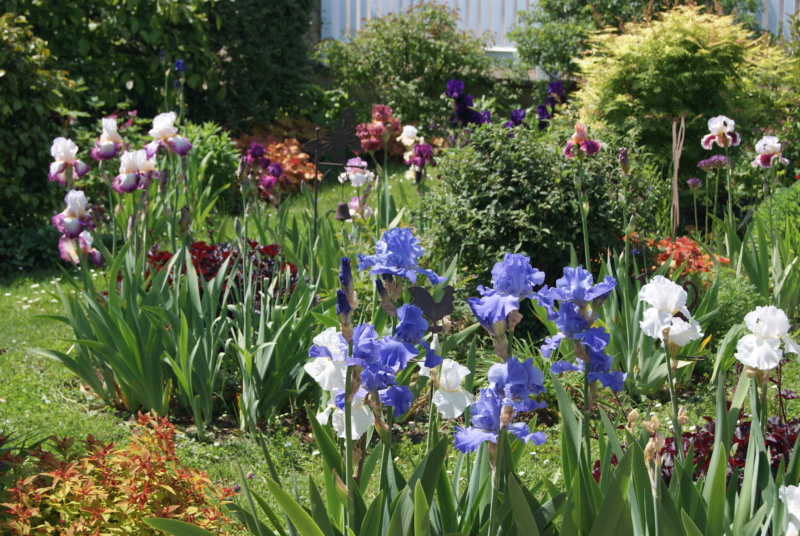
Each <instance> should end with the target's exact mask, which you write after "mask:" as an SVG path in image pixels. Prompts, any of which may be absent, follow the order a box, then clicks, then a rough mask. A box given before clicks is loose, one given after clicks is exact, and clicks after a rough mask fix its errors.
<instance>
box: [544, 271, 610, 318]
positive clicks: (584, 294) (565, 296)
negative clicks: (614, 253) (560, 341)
mask: <svg viewBox="0 0 800 536" xmlns="http://www.w3.org/2000/svg"><path fill="white" fill-rule="evenodd" d="M616 286H617V280H616V279H614V278H613V277H611V276H610V275H607V276H605V278H604V279H603V281H602V282H600V283H598V284H597V285H594V278H593V277H592V274H591V272H589V271H587V270H585V269H584V268H583V267H581V266H578V267H576V268H572V267H570V266H568V267H566V268H564V277H562V278H561V279H558V280H557V281H556V287H555V288H549V287H544V288H542V289H541V290H540V291H539V292H538V293H537V296H536V298H537V301H538V302H539V305H541V306H542V307H544V308H545V309H547V313H548V317H549V318H550V320H554V317H555V311H554V309H553V302H554V301H562V302H563V301H569V302H572V303H574V304H575V305H576V306H577V307H578V308H579V309H586V308H587V307H588V306H589V305H590V304H591V306H592V309H594V310H597V309H598V308H599V307H600V306H601V305H602V304H603V302H604V301H605V300H606V299H607V298H608V296H609V295H610V294H611V291H612V290H614V287H616Z"/></svg>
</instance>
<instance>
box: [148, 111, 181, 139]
mask: <svg viewBox="0 0 800 536" xmlns="http://www.w3.org/2000/svg"><path fill="white" fill-rule="evenodd" d="M176 119H177V116H176V115H175V112H167V113H164V114H158V115H157V116H156V117H155V118H154V119H153V128H152V129H151V130H150V132H149V134H150V136H151V137H152V138H156V139H161V140H166V139H168V138H171V137H173V136H175V135H176V134H177V133H178V129H177V128H175V126H174V125H173V124H174V123H175V120H176Z"/></svg>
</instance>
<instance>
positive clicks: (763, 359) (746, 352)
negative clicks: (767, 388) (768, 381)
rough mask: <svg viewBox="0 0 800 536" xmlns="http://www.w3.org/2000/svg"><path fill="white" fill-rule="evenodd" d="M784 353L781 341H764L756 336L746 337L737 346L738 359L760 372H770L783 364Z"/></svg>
mask: <svg viewBox="0 0 800 536" xmlns="http://www.w3.org/2000/svg"><path fill="white" fill-rule="evenodd" d="M781 357H783V352H781V349H780V340H778V339H762V338H759V337H756V336H755V335H745V336H744V337H742V338H741V339H739V342H738V343H737V344H736V359H738V360H739V361H741V362H742V363H744V364H745V365H747V366H748V367H753V368H756V369H759V370H770V369H773V368H775V367H777V366H778V365H779V364H780V362H781Z"/></svg>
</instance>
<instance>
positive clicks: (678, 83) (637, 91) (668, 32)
mask: <svg viewBox="0 0 800 536" xmlns="http://www.w3.org/2000/svg"><path fill="white" fill-rule="evenodd" d="M578 64H579V66H580V69H581V72H582V74H583V76H584V80H583V82H582V84H581V89H580V91H579V92H578V93H577V95H576V98H577V100H578V101H579V103H580V104H581V105H582V106H583V107H585V116H586V119H587V120H588V121H590V122H597V121H602V122H604V123H605V124H606V125H608V126H609V127H610V128H612V129H614V130H615V131H617V132H628V131H633V132H635V133H637V134H638V135H639V136H640V141H641V142H642V143H643V144H644V145H646V146H647V147H648V148H649V149H650V150H651V151H653V152H654V153H655V154H656V155H657V157H659V159H660V160H661V161H662V162H664V163H668V162H669V161H670V159H671V156H672V151H671V146H672V132H671V123H672V120H673V119H675V118H678V117H680V116H681V115H684V116H685V117H686V123H687V128H686V143H685V146H684V152H683V157H682V158H683V161H684V162H692V164H690V166H691V168H692V169H694V167H693V163H695V162H697V161H698V160H700V159H701V158H704V157H707V156H708V152H707V151H704V150H703V149H702V148H701V147H700V139H701V137H702V136H703V135H704V134H706V133H707V132H708V127H707V121H708V119H709V118H710V117H714V116H717V115H726V116H728V117H731V118H732V119H734V120H735V121H736V129H737V131H739V132H740V133H742V137H743V138H744V139H745V143H747V142H748V141H749V140H748V138H749V134H750V132H751V129H753V128H754V127H762V128H763V127H766V126H770V125H775V124H777V123H778V117H779V113H780V108H781V106H780V104H781V103H782V102H783V100H785V99H786V98H787V97H788V93H787V91H786V90H785V86H786V84H787V81H788V74H787V72H788V71H789V70H790V69H789V59H788V58H787V57H786V55H785V54H784V53H783V52H782V51H780V50H779V49H777V48H774V47H771V46H769V44H768V43H767V41H766V40H764V39H762V40H758V41H756V40H754V39H753V36H752V34H751V33H750V32H749V31H748V30H746V29H745V28H744V27H743V26H742V25H738V24H735V23H734V18H733V17H732V16H717V15H712V14H709V13H703V11H702V10H701V9H700V8H698V7H677V8H675V9H673V10H671V11H668V12H666V13H663V14H662V15H660V17H659V19H658V20H654V21H652V22H649V23H641V24H630V25H628V26H626V28H625V33H624V34H622V35H618V34H616V33H612V32H605V33H600V34H598V35H596V36H595V37H594V38H593V39H592V41H591V48H590V54H589V55H588V56H587V57H585V58H583V59H581V60H580V61H579V62H578ZM739 150H741V149H739Z"/></svg>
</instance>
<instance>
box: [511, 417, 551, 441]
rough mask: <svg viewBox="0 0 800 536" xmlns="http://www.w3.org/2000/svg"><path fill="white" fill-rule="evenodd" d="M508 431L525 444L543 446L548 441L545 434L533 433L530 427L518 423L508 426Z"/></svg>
mask: <svg viewBox="0 0 800 536" xmlns="http://www.w3.org/2000/svg"><path fill="white" fill-rule="evenodd" d="M506 430H508V431H509V432H511V433H512V434H514V435H515V436H517V439H519V440H520V441H522V442H523V443H528V442H529V441H530V442H533V444H534V445H541V444H543V443H544V442H545V441H546V440H547V436H546V435H544V432H533V433H531V431H530V429H529V428H528V425H527V424H525V423H521V422H517V423H514V424H510V425H508V426H506Z"/></svg>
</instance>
